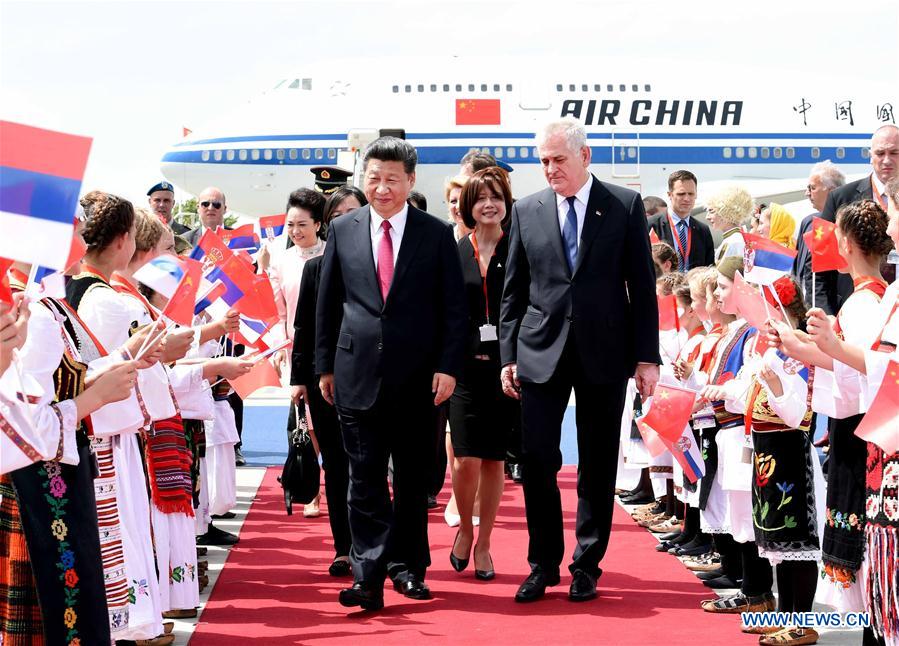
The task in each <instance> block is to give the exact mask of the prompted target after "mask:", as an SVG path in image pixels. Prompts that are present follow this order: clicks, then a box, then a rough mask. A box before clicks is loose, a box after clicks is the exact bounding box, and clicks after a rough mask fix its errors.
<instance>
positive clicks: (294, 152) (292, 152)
mask: <svg viewBox="0 0 899 646" xmlns="http://www.w3.org/2000/svg"><path fill="white" fill-rule="evenodd" d="M287 156H288V157H290V158H291V159H296V158H297V157H298V156H299V153H297V149H296V148H291V149H290V152H289V153H287Z"/></svg>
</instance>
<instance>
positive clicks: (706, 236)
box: [647, 211, 715, 269]
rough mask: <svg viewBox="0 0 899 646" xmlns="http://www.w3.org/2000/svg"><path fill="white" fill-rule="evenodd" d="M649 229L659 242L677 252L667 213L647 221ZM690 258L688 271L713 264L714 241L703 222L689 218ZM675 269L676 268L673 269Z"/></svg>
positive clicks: (674, 233) (688, 259)
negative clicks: (668, 245)
mask: <svg viewBox="0 0 899 646" xmlns="http://www.w3.org/2000/svg"><path fill="white" fill-rule="evenodd" d="M647 224H648V226H649V228H650V229H652V230H653V231H655V232H656V235H657V236H659V240H661V241H662V242H667V243H668V244H670V245H671V246H672V247H674V250H675V251H677V243H676V242H675V241H674V237H675V235H677V233H676V232H675V231H672V230H671V222H670V221H669V220H668V213H667V211H666V212H665V213H659V214H657V215H654V216H652V217H651V218H649V220H648V221H647ZM690 231H691V232H692V239H691V242H690V256H689V257H688V258H687V262H688V264H689V267H688V269H693V268H694V267H706V266H709V265H714V264H715V241H714V240H712V231H711V229H709V225H707V224H706V223H705V222H700V221H699V220H697V219H696V218H694V217H691V218H690ZM675 269H677V267H675Z"/></svg>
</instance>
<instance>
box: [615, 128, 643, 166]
mask: <svg viewBox="0 0 899 646" xmlns="http://www.w3.org/2000/svg"><path fill="white" fill-rule="evenodd" d="M612 177H621V178H635V177H640V133H638V132H626V131H621V130H619V131H615V130H613V131H612Z"/></svg>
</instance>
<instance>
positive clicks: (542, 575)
mask: <svg viewBox="0 0 899 646" xmlns="http://www.w3.org/2000/svg"><path fill="white" fill-rule="evenodd" d="M554 585H559V573H558V572H555V573H552V574H549V573H547V572H544V571H543V569H542V568H539V567H535V568H534V569H533V570H532V571H531V573H530V574H529V575H528V578H526V579H525V580H524V583H522V584H521V586H519V588H518V592H516V593H515V601H517V602H519V603H528V602H530V601H536V600H537V599H539V598H540V597H542V596H543V595H544V594H546V588H547V587H549V586H554Z"/></svg>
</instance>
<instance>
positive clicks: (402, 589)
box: [393, 574, 431, 600]
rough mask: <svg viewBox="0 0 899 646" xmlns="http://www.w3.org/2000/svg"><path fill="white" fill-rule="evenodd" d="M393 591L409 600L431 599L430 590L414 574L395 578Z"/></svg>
mask: <svg viewBox="0 0 899 646" xmlns="http://www.w3.org/2000/svg"><path fill="white" fill-rule="evenodd" d="M393 589H394V590H396V591H397V592H399V593H400V594H401V595H403V596H404V597H408V598H409V599H419V600H424V599H430V598H431V590H430V588H428V586H427V585H425V582H424V581H422V580H421V579H419V578H418V577H417V576H415V575H414V574H407V575H406V576H404V577H397V578H396V579H395V580H394V582H393Z"/></svg>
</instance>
